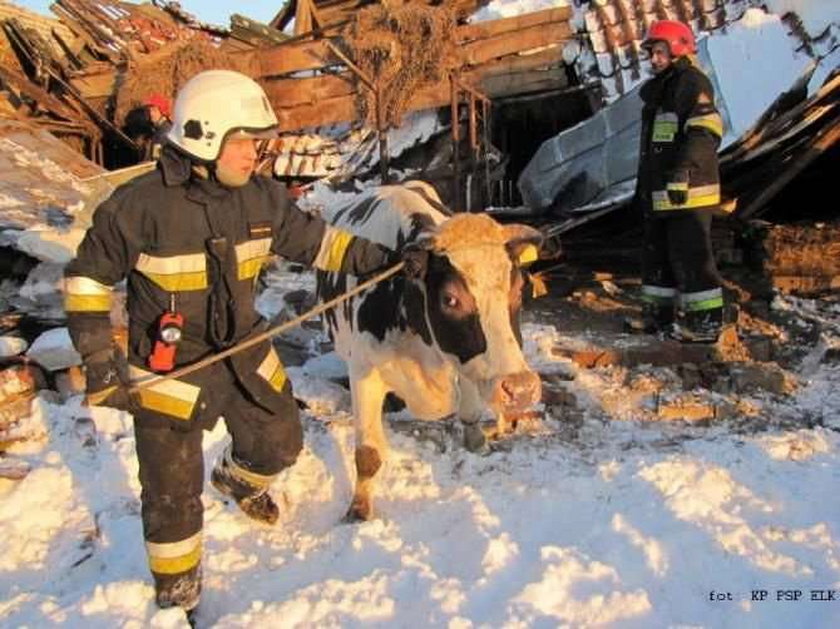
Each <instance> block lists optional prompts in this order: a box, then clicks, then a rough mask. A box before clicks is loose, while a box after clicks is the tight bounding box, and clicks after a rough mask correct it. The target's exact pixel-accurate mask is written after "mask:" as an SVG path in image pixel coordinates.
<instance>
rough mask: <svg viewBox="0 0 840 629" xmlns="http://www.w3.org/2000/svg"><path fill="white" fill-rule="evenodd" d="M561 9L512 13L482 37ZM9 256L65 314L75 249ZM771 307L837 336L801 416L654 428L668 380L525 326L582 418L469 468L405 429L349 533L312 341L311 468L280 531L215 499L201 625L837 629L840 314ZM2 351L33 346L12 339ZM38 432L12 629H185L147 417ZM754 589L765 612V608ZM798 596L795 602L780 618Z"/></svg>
mask: <svg viewBox="0 0 840 629" xmlns="http://www.w3.org/2000/svg"><path fill="white" fill-rule="evenodd" d="M561 4H565V3H556V2H540V1H535V2H532V3H528V4H527V5H526V3H524V2H521V1H520V2H506V1H504V0H494V1H493V2H491V3H489V4H488V5H487V6H486V7H485V9H483V12H484V13H483V17H481V19H491V18H492V17H499V16H503V15H505V16H506V15H512V14H513V13H512V12H514V11H519V12H523V11H521V9H522V8H525V7H526V6H527V10H536V9H539V8H548V7H549V6H558V5H561ZM767 4H768V5H769V6H770V8H771V9H772V10H774V11H776V12H781V11H782V10H783V9H784V8H786V7H787V8H797V9H798V10H801V11H803V12H805V14H804V15H803V16H802V17H803V21H804V23H805V26H806V28H808V29H810V28H811V25H812V24H824V23H825V18H826V16H828V17H830V18H831V19H835V20H836V8H835V7H836V3H835V2H834V1H833V0H822V1H821V2H806V1H805V0H770V2H768V3H767ZM829 5H831V6H829ZM517 7H519V8H517ZM748 23H749V26H750V29H752V31H754V32H747V30H748V29H747V24H748ZM738 29H741V30H738ZM779 29H780V27H779V22H778V20H777V19H776V18H772V17H768V16H764V15H763V14H762V15H761V16H759V17H756V16H753V15H750V16H748V18H747V22H744V24H742V25H733V26H731V27H730V32H734V33H736V34H738V36H739V37H742V38H743V39H744V41H746V39H749V38H750V37H751V36H752V35H755V37H756V38H758V37H759V35H760V36H761V37H762V38H764V37H766V38H767V41H768V42H769V41H770V40H772V39H773V38H777V37H778V33H779V32H782V31H780V30H779ZM809 32H810V31H809ZM812 34H813V33H812ZM709 39H710V40H715V39H717V37H712V38H709ZM721 39H723V38H721ZM761 41H762V42H763V41H764V39H762V40H761ZM775 41H778V40H775ZM710 46H711V48H712V49H715V51H716V52H715V54H719V55H722V56H724V57H722V58H725V56H726V55H734V54H741V52H740V50H741V49H740V48H738V46H737V45H735V44H733V43H732V42H728V43H724V42H721V43H720V44H719V45H718V44H712V43H711V42H710ZM715 46H717V48H715ZM768 46H769V44H768ZM789 51H790V46H788V45H786V46H784V47H776V46H770V47H768V48H766V49H765V52H766V54H767V55H768V56H767V57H766V62H767V64H768V65H771V66H772V67H774V68H775V67H778V68H779V73H778V74H779V77H781V76H788V75H789V74H790V73H791V72H793V71H794V70H795V71H799V69H800V65H799V64H800V58H799V57H797V56H795V55H793V56H791V54H790V52H789ZM751 54H752V53H751ZM719 74H720V75H721V76H719V77H718V79H719V80H720V81H736V80H739V81H751V80H752V77H744V76H742V75H739V76H736V75H734V74H727V73H726V72H725V71H723V72H719ZM772 80H775V79H772ZM778 80H779V83H781V78H779V79H778ZM749 85H750V86H751V87H750V96H751V98H752V99H755V102H747V101H746V100H745V101H744V102H738V103H735V104H733V105H732V106H733V109H734V112H735V113H734V114H733V112H732V111H730V114H731V115H733V116H734V118H735V120H736V121H743V120H746V119H747V118H748V117H749V115H750V114H749V110H750V108H755V109H758V108H759V104H760V103H763V102H765V101H767V100H768V97H769V95H771V94H775V92H774V90H777V88H778V85H776V83H771V84H764V83H762V84H761V85H753V84H752V83H749ZM416 122H417V125H415V126H416V129H415V131H417V130H418V129H419V134H418V133H411V134H410V133H405V134H403V133H401V132H400V133H395V132H392V134H391V140H392V143H393V144H392V146H394V147H396V148H398V149H401V147H407V146H410V145H412V144H413V143H414V142H416V141H417V138H418V137H428V134H429V133H433V132H436V131H437V130H438V128H437V122H436V121H433V120H431V119H423V120H422V122H421V121H419V120H417V121H416ZM741 124H742V125H743V124H745V123H743V122H741ZM0 144H1V143H0ZM0 148H2V146H0ZM5 148H7V149H9V150H15V151H17V149H16V148H15V147H8V146H7V147H5ZM19 160H20V163H21V165H22V166H24V165H27V164H28V165H35V166H36V167H37V168H38V169H43V173H44V179H45V180H51V181H65V182H66V183H67V185H68V186H70V187H71V188H72V189H73V190H74V191H77V190H78V188H77V184H76V183H75V182H73V181H72V180H71V179H70V178H68V177H67V176H66V174H63V173H61V172H59V171H57V170H55V169H53V168H52V165H50V164H49V163H46V162H45V161H43V160H41V159H40V158H38V156H37V155H34V154H30V153H27V152H23V151H20V157H19ZM362 190H364V186H362V185H361V184H360V185H357V189H356V191H353V192H340V193H338V192H337V193H332V192H328V191H327V188H326V187H325V186H324V185H323V184H316V186H315V187H314V189H313V192H312V193H311V195H310V196H309V197H308V198H307V199H306V200H305V201H304V205H305V206H306V207H307V208H308V209H310V210H312V211H316V212H321V213H323V214H324V215H327V216H329V215H331V214H332V213H333V212H335V211H336V210H337V209H338V208H340V207H341V206H343V205H344V204H346V203H348V202H350V201H351V200H353V199H354V198H357V195H358V193H359V192H360V191H362ZM77 197H78V195H74V196H73V199H75V200H71V201H68V203H75V202H76V201H77ZM23 205H24V204H23V203H22V202H20V201H19V200H18V197H17V196H14V195H11V194H9V193H8V191H7V192H5V193H4V194H2V195H0V209H2V210H3V211H4V214H5V213H8V214H9V215H12V213H13V212H14V211H16V210H18V209H20V207H22V206H23ZM66 209H67V210H68V212H70V213H71V214H73V213H75V212H77V211H78V209H76V210H74V209H73V207H70V206H68V207H67V208H66ZM4 236H6V237H7V238H9V239H12V240H13V241H14V242H16V243H18V245H19V246H21V248H24V247H25V248H26V249H25V250H27V251H28V252H29V253H31V254H32V255H33V256H34V257H36V258H38V259H39V260H41V261H42V264H41V265H39V266H38V267H36V268H35V269H34V270H33V272H32V275H31V276H30V280H28V281H27V283H26V284H25V285H24V287H23V288H22V289H21V291H20V292H21V293H22V295H21V297H24V298H26V299H30V300H33V301H34V300H39V299H41V300H46V301H48V302H49V301H50V299H51V298H52V301H58V300H59V299H60V296H58V295H57V293H56V291H57V290H58V285H57V282H56V278H57V277H58V274H57V269H58V268H60V264H62V261H63V260H65V259H66V254H65V253H64V252H63V251H61V250H59V249H57V248H56V247H57V246H60V245H63V243H64V242H65V239H66V234H64V233H60V232H59V231H58V229H57V228H54V229H51V228H50V226H45V225H43V224H42V223H41V222H40V221H39V222H38V224H37V225H35V227H34V228H33V230H31V231H29V232H18V231H11V230H9V231H6V232H5V233H4ZM21 242H23V243H24V244H23V245H21ZM313 285H314V281H313V276H312V274H311V273H296V272H292V271H291V270H290V269H289V268H288V267H286V266H283V265H281V266H279V267H278V269H277V270H276V271H275V273H274V274H273V275H272V277H271V281H269V283H268V287H267V289H266V290H265V291H264V292H263V294H262V296H261V297H260V301H259V304H258V305H259V310H260V312H261V313H263V315H264V316H266V317H269V318H274V317H279V316H285V315H287V314H288V311H287V309H288V307H289V304H287V303H286V302H285V300H284V295H286V294H288V293H289V292H290V291H292V290H301V289H304V290H310V291H311V290H312V287H313ZM773 308H774V309H777V310H783V311H786V312H790V313H794V314H799V315H801V316H803V317H807V318H810V319H811V320H815V319H816V320H819V321H820V322H821V323H822V324H823V330H824V332H823V338H822V340H821V342H820V343H819V344H818V345H817V346H816V347H815V349H814V351H813V355H812V356H809V357H806V359H805V360H804V361H803V363H802V368H801V370H800V372H799V373H797V376H798V377H799V380H800V381H801V386H800V387H799V388H798V389H797V390H796V391H795V392H794V393H793V394H791V395H790V396H787V397H776V396H771V395H769V394H761V395H759V394H756V395H754V396H745V397H744V398H743V399H742V400H741V406H740V407H739V408H740V409H741V414H740V415H736V416H735V417H734V418H733V419H731V420H720V421H715V422H710V423H706V424H699V423H698V424H691V423H684V422H667V421H653V420H652V418H651V412H650V410H649V402H650V400H652V398H653V395H654V393H655V391H653V389H652V388H645V383H647V382H648V381H649V382H650V383H653V382H655V381H660V382H661V381H666V382H667V381H668V379H669V378H671V379H673V378H675V377H676V376H675V375H674V374H673V372H671V371H670V370H668V369H664V368H651V369H649V370H646V371H645V370H640V371H639V372H637V373H635V374H633V376H632V378H628V373H627V372H626V371H622V370H621V369H616V368H599V369H593V370H584V369H581V368H579V367H577V366H576V365H574V364H573V363H571V362H570V361H568V360H567V359H564V358H562V357H559V356H557V355H555V353H554V352H553V351H552V349H553V348H554V347H555V346H556V345H557V344H558V343H561V342H562V343H563V344H564V345H571V346H575V345H576V344H577V345H580V346H583V345H585V344H586V343H587V342H588V339H587V338H584V337H580V336H578V337H573V336H570V335H568V334H566V332H565V331H564V330H563V327H562V323H561V322H556V321H540V322H537V321H528V322H527V323H526V325H525V327H524V339H525V352H526V355H527V358H528V361H529V363H530V364H531V365H532V366H533V367H534V368H536V369H538V370H539V371H540V372H541V373H542V374H544V375H549V374H554V375H557V376H558V377H560V379H561V380H563V381H564V383H563V386H564V387H565V388H566V389H567V390H568V391H569V392H570V393H571V394H573V395H574V397H575V399H576V400H577V405H576V406H577V408H576V409H575V410H574V412H571V411H565V410H563V407H549V408H547V409H545V410H546V417H545V419H544V420H543V421H542V422H541V423H538V424H537V425H536V426H534V427H532V428H531V429H529V430H524V431H520V432H518V433H517V434H516V435H514V436H511V437H507V438H504V439H502V440H501V441H500V442H499V443H498V444H497V447H496V448H495V449H494V450H493V451H492V452H491V453H490V454H488V455H487V456H477V455H472V454H469V453H467V452H465V451H464V450H463V449H462V448H461V447H460V446H459V445H458V443H457V439H456V437H457V434H458V430H457V428H456V427H455V426H453V425H452V424H451V423H448V422H444V423H442V424H439V425H426V427H425V428H423V427H420V428H416V429H410V430H406V429H405V428H404V427H402V428H399V429H398V424H400V423H403V424H404V423H406V422H402V421H401V420H402V419H404V416H403V415H394V416H393V417H392V419H393V420H395V421H393V425H392V429H391V430H389V441H390V445H391V453H390V456H389V459H388V461H387V462H386V465H385V467H384V469H383V471H382V473H381V479H380V482H379V484H378V493H377V507H378V510H379V513H380V518H379V519H376V520H374V521H371V522H366V523H362V524H354V525H347V524H341V523H340V520H341V517H342V515H343V514H344V512H345V510H346V508H347V506H348V504H349V500H350V497H351V492H352V485H353V476H354V474H355V471H354V470H355V466H354V453H353V439H354V428H353V425H352V418H351V416H350V397H349V394H348V392H347V390H346V389H345V388H344V387H343V386H341V385H340V384H337V381H339V380H341V379H342V378H343V377H344V376H345V375H346V371H345V369H344V367H343V364H342V363H341V361H339V360H338V359H337V358H336V356H335V355H334V354H332V353H322V351H321V348H320V343H319V341H320V338H319V336H318V335H317V333H312V332H305V333H304V332H300V333H299V334H298V336H296V337H295V340H296V342H298V343H299V344H301V345H302V346H303V347H304V348H305V349H306V350H307V351H308V352H309V353H310V354H311V355H310V356H309V357H308V360H306V361H305V362H304V363H303V365H301V366H299V367H292V366H290V367H288V368H287V372H288V374H289V377H290V379H291V380H292V382H293V384H294V388H295V392H296V394H297V396H298V397H299V398H301V399H302V400H303V401H304V402H305V403H306V404H307V406H308V409H307V410H306V411H304V412H303V420H304V425H305V447H304V450H303V452H302V453H301V455H300V457H299V459H298V461H297V463H296V464H295V465H294V466H293V467H291V468H289V469H287V470H285V471H284V472H283V473H281V474H280V476H279V477H278V478H277V479H276V480H275V482H274V483H273V485H272V487H271V491H272V494H273V495H274V497H275V498H276V499H277V501H278V504H279V505H280V506H281V518H280V522H279V523H278V524H277V525H276V526H274V527H271V528H269V527H265V526H260V525H256V524H254V523H252V522H251V521H249V520H248V519H246V518H245V516H243V515H242V514H241V513H240V512H239V511H238V510H237V508H236V507H235V505H233V504H229V503H228V502H226V501H224V500H222V499H221V497H220V496H219V495H218V494H217V493H215V492H214V491H213V489H212V488H210V487H209V485H208V486H207V489H206V491H205V494H204V496H203V501H204V505H205V529H204V533H205V551H204V560H203V567H204V594H203V599H202V604H201V607H200V609H199V612H198V615H197V625H198V626H200V627H210V626H212V627H263V626H284V627H285V626H300V627H310V626H319V627H320V626H330V627H335V626H350V627H357V626H368V625H369V626H383V627H384V626H388V627H392V626H396V627H423V626H432V627H448V628H450V629H467V628H470V627H507V628H520V627H549V626H551V627H554V626H569V627H581V626H597V625H608V626H616V627H645V628H647V627H666V626H669V627H677V626H703V627H719V626H738V627H740V626H746V627H769V628H774V627H779V628H787V627H791V626H795V627H817V628H819V627H835V626H838V624H840V611H838V610H839V609H840V608H838V602H837V601H836V600H835V601H825V602H821V601H819V600H812V599H813V596H814V595H812V592H811V591H812V590H826V591H831V592H833V593H835V596H836V593H837V591H838V590H840V530H838V527H840V507H838V501H837V500H836V498H835V494H836V491H837V487H838V481H840V465H838V464H840V435H838V433H840V366H838V365H837V363H836V362H834V363H831V362H824V361H823V360H822V357H823V355H824V352H825V349H826V348H837V347H838V343H840V341H839V340H838V339H840V334H838V333H837V330H838V329H839V328H838V321H840V319H839V318H840V311H838V309H837V308H835V309H834V310H833V311H831V310H827V309H826V308H823V307H821V306H820V304H819V302H817V301H815V300H805V299H795V298H781V297H780V298H778V299H777V300H776V301H775V302H774V303H773ZM9 346H11V349H9ZM0 347H2V348H3V351H5V352H15V353H17V352H18V348H19V351H23V350H24V349H25V347H23V346H21V345H20V344H19V342H17V341H16V340H14V339H11V340H10V339H9V338H8V337H3V338H0ZM27 356H29V357H30V358H32V359H33V360H35V361H37V362H39V363H41V364H43V365H45V366H46V367H47V368H48V369H60V368H63V367H66V366H68V365H73V364H78V362H79V360H78V355H76V354H75V351H74V350H73V349H72V346H71V344H70V339H69V335H68V334H67V330H66V328H57V329H54V330H50V331H48V332H46V333H45V334H43V335H42V336H41V337H39V338H38V339H36V340H35V342H34V343H33V344H32V346H31V347H30V348H29V350H28V352H27ZM628 380H631V384H633V385H634V386H633V387H628V385H627V381H628ZM652 386H653V385H652V384H651V387H652ZM747 411H749V412H747ZM747 415H749V417H747ZM397 420H400V421H397ZM746 420H750V422H751V423H750V426H751V428H750V429H747V428H745V427H744V424H745V423H746ZM436 426H437V427H439V430H437V432H435V431H434V430H433V428H434V427H436ZM19 434H26V435H28V436H29V438H28V439H27V440H26V441H22V442H17V443H14V444H12V445H10V446H8V448H7V449H6V451H5V452H4V454H3V456H2V459H0V461H2V462H3V463H20V464H27V465H29V466H30V467H31V472H30V473H29V474H28V475H27V476H26V477H25V478H23V479H22V480H19V481H12V480H6V479H0V624H2V625H3V626H30V627H40V626H48V625H58V624H60V625H63V626H68V627H85V628H86V629H87V628H89V627H94V628H96V627H103V628H105V627H108V628H110V627H114V626H123V627H145V626H150V627H186V626H187V624H186V620H185V618H184V616H183V614H182V613H181V612H180V611H178V610H158V609H157V608H156V607H155V605H154V593H153V589H152V585H151V579H150V576H149V574H148V569H147V565H146V558H145V552H144V547H143V541H142V530H141V523H140V515H139V513H140V500H139V492H140V488H139V484H138V480H137V468H138V464H137V458H136V454H135V451H134V438H133V433H132V420H131V417H130V415H128V414H126V413H124V412H120V411H116V410H112V409H108V408H104V407H94V408H87V407H85V406H83V405H82V401H81V399H80V398H79V397H78V396H75V397H70V398H69V399H67V400H61V399H60V398H59V396H58V395H56V394H52V393H51V392H41V393H40V394H39V396H38V397H37V398H36V399H35V400H33V402H32V405H31V408H30V415H29V416H28V417H25V418H21V425H20V427H19ZM226 442H227V435H226V432H225V428H224V425H223V423H221V422H220V423H219V425H217V427H216V428H215V429H214V430H213V431H212V432H210V433H207V434H205V438H204V450H205V461H206V465H205V468H206V474H208V475H209V470H210V468H211V466H212V463H213V461H214V460H215V458H216V457H217V456H219V454H220V453H221V452H222V450H223V448H224V446H225V444H226ZM761 590H766V591H767V595H766V598H765V599H764V600H760V599H761V597H760V596H753V593H754V592H757V591H761ZM782 590H799V591H801V592H802V598H801V599H800V600H793V599H792V598H790V597H788V598H785V597H784V596H781V597H780V596H779V592H780V591H782Z"/></svg>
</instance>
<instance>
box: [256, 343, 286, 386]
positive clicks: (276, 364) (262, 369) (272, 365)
mask: <svg viewBox="0 0 840 629" xmlns="http://www.w3.org/2000/svg"><path fill="white" fill-rule="evenodd" d="M257 374H258V375H259V376H260V377H261V378H262V379H263V380H265V381H266V382H268V384H269V385H270V386H271V388H272V389H274V390H275V391H277V392H278V393H279V392H280V391H282V390H283V385H285V384H286V372H285V370H284V369H283V363H281V362H280V357H279V356H278V355H277V352H276V351H275V350H274V347H270V348H269V350H268V356H266V357H265V360H263V361H262V363H261V364H260V366H259V367H258V368H257Z"/></svg>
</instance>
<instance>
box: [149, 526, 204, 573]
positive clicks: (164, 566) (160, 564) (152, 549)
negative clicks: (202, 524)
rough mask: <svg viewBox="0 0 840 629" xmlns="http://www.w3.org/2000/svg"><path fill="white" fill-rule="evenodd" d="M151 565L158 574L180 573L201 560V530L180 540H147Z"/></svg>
mask: <svg viewBox="0 0 840 629" xmlns="http://www.w3.org/2000/svg"><path fill="white" fill-rule="evenodd" d="M146 554H147V555H148V557H149V567H150V568H151V570H152V572H156V573H157V574H179V573H181V572H186V571H187V570H190V569H191V568H194V567H195V566H197V565H198V562H199V561H201V532H198V533H196V534H195V535H193V536H191V537H188V538H187V539H185V540H181V541H180V542H172V543H171V544H159V543H155V542H146Z"/></svg>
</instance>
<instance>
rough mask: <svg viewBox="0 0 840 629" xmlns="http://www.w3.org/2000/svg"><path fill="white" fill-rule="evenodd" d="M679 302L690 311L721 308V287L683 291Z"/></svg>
mask: <svg viewBox="0 0 840 629" xmlns="http://www.w3.org/2000/svg"><path fill="white" fill-rule="evenodd" d="M680 303H681V305H682V307H683V308H684V309H685V310H688V311H690V312H697V311H699V310H713V309H714V308H723V289H722V288H710V289H709V290H703V291H698V292H696V293H685V294H684V295H682V296H681V297H680Z"/></svg>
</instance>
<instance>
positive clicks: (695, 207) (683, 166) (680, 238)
mask: <svg viewBox="0 0 840 629" xmlns="http://www.w3.org/2000/svg"><path fill="white" fill-rule="evenodd" d="M642 47H643V48H644V49H645V50H647V52H648V53H649V55H650V64H651V69H652V72H653V75H654V76H653V77H652V78H651V79H650V80H648V81H647V82H646V83H645V84H644V85H643V86H642V89H641V98H642V101H643V102H644V107H643V110H642V133H641V147H640V153H639V168H638V179H637V188H636V202H637V203H638V204H640V206H641V210H642V212H643V215H644V232H645V238H644V253H643V256H642V267H643V270H642V297H643V299H644V302H645V303H644V307H643V319H642V321H641V322H637V325H636V329H641V330H643V331H645V332H649V333H650V332H660V331H661V332H668V333H670V334H671V335H672V336H673V337H675V338H677V339H679V340H681V341H686V342H713V341H715V340H716V339H717V337H718V334H719V333H720V329H721V326H722V324H723V318H724V298H723V291H722V288H721V281H720V276H719V274H718V271H717V268H716V265H715V260H714V255H713V252H712V246H711V236H710V230H711V221H712V213H713V210H715V209H717V208H718V207H719V205H720V181H719V169H718V158H717V149H718V146H719V145H720V141H721V138H722V136H723V122H722V120H721V117H720V115H719V113H718V111H717V109H716V108H715V97H714V89H713V87H712V83H711V81H710V80H709V78H708V77H707V76H706V75H705V74H704V73H703V72H702V70H700V68H699V67H698V65H697V62H696V60H695V57H694V53H695V52H696V43H695V40H694V34H693V33H692V32H691V28H690V27H689V26H688V25H686V24H683V23H682V22H677V21H673V20H662V21H659V22H654V23H653V24H652V25H651V27H650V29H649V30H648V33H647V36H646V37H645V40H644V42H643V43H642Z"/></svg>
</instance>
